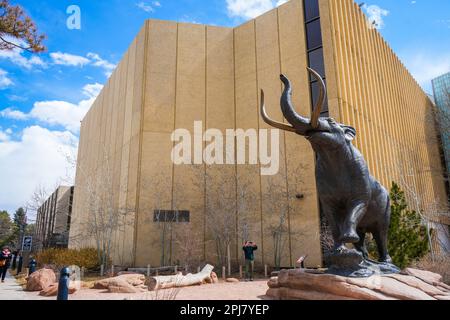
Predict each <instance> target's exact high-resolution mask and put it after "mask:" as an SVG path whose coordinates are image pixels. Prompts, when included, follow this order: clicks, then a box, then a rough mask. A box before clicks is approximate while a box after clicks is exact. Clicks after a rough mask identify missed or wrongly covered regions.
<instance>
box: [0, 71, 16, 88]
mask: <svg viewBox="0 0 450 320" xmlns="http://www.w3.org/2000/svg"><path fill="white" fill-rule="evenodd" d="M12 84H13V82H12V80H11V79H10V78H8V72H6V71H5V70H3V69H0V90H1V89H5V88H6V87H9V86H11V85H12Z"/></svg>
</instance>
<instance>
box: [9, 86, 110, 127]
mask: <svg viewBox="0 0 450 320" xmlns="http://www.w3.org/2000/svg"><path fill="white" fill-rule="evenodd" d="M102 88H103V86H102V85H101V84H99V83H94V84H87V85H85V86H84V87H83V89H82V93H83V94H84V95H85V96H87V97H88V98H87V99H84V100H81V101H80V102H79V103H77V104H74V103H71V102H67V101H60V100H49V101H37V102H35V103H34V105H33V109H32V110H31V111H30V112H29V113H23V112H22V111H19V110H14V109H12V108H6V109H4V110H2V111H0V116H2V117H5V118H9V119H14V120H29V119H35V120H38V121H40V122H41V123H45V124H47V125H51V126H62V127H64V128H65V130H68V131H70V132H73V133H78V132H79V130H80V121H81V120H82V119H83V118H84V116H85V115H86V113H87V112H88V111H89V109H90V107H91V106H92V104H93V103H94V101H95V99H96V98H97V95H98V94H99V93H100V91H101V90H102Z"/></svg>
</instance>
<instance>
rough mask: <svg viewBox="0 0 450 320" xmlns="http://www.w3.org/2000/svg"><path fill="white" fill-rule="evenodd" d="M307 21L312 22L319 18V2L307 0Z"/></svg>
mask: <svg viewBox="0 0 450 320" xmlns="http://www.w3.org/2000/svg"><path fill="white" fill-rule="evenodd" d="M303 3H304V6H305V19H306V21H308V20H311V19H313V18H316V17H318V16H319V0H305V1H304V2H303Z"/></svg>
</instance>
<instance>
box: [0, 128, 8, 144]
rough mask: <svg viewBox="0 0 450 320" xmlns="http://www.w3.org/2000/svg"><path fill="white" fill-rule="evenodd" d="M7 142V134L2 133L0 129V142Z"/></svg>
mask: <svg viewBox="0 0 450 320" xmlns="http://www.w3.org/2000/svg"><path fill="white" fill-rule="evenodd" d="M8 140H9V134H8V132H6V131H2V130H1V129H0V142H3V141H8Z"/></svg>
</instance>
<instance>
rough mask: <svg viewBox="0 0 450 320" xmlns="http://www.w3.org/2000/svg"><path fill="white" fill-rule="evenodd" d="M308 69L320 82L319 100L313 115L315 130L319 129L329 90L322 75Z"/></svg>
mask: <svg viewBox="0 0 450 320" xmlns="http://www.w3.org/2000/svg"><path fill="white" fill-rule="evenodd" d="M307 69H308V71H309V72H310V73H311V74H312V75H313V76H314V77H315V78H316V79H317V81H318V82H319V99H318V100H317V103H316V105H315V106H314V109H313V113H312V115H311V126H312V127H313V128H314V129H317V127H319V118H320V113H321V112H322V107H323V105H324V103H325V97H326V90H327V88H326V86H325V82H324V81H323V79H322V77H321V76H320V74H318V73H317V72H316V71H315V70H313V69H311V68H307Z"/></svg>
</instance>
